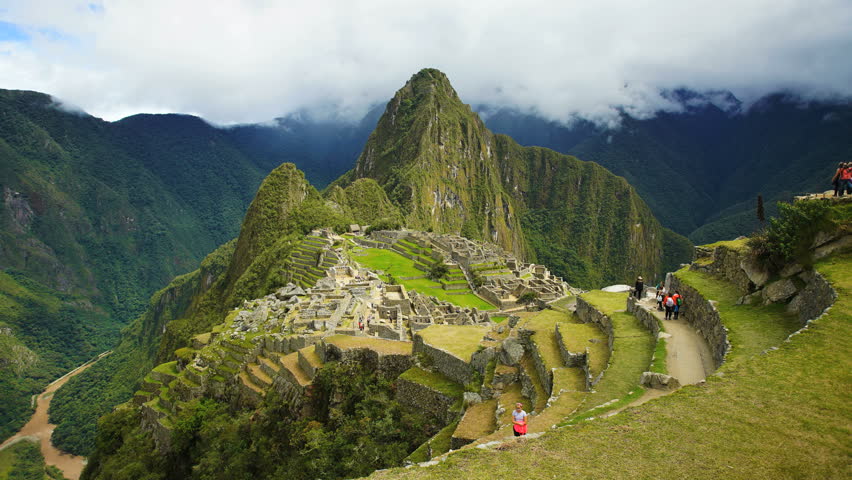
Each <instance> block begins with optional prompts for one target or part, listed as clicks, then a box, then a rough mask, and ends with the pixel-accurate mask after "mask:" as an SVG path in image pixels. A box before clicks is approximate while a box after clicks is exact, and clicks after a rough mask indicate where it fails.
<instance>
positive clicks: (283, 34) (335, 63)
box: [0, 0, 852, 123]
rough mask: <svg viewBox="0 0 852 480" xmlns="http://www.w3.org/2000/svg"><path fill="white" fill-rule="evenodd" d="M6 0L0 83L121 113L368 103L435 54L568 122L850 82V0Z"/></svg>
mask: <svg viewBox="0 0 852 480" xmlns="http://www.w3.org/2000/svg"><path fill="white" fill-rule="evenodd" d="M4 3H5V5H4V8H5V10H0V20H2V21H7V22H12V23H15V24H18V25H22V26H24V27H25V28H26V29H27V31H28V33H29V34H30V37H31V40H30V41H29V42H27V43H21V42H5V43H0V88H23V89H30V90H39V91H44V92H47V93H50V94H52V95H54V96H56V97H59V98H62V99H65V100H66V101H68V102H70V103H73V104H76V105H80V106H81V107H82V108H84V109H86V110H87V111H89V112H90V113H92V114H94V115H97V116H101V117H105V118H108V119H116V118H120V117H121V116H123V115H127V114H130V113H135V112H140V111H146V112H165V111H175V112H187V113H189V112H191V113H196V114H199V115H201V116H203V117H205V118H207V119H208V120H210V121H212V122H216V123H231V122H250V121H263V120H267V119H269V118H273V117H276V116H280V115H282V114H286V113H288V112H293V111H297V110H299V109H303V108H306V109H310V110H312V111H314V112H334V113H335V114H343V115H350V116H352V117H355V116H358V115H360V114H361V113H363V112H364V111H365V109H366V107H367V106H368V105H370V104H373V103H375V102H383V101H386V100H387V99H388V98H390V96H392V95H393V93H394V92H395V91H396V89H398V88H399V87H400V86H402V84H403V83H404V82H405V81H406V80H407V79H408V78H409V77H410V76H411V74H413V73H415V72H416V71H417V70H419V69H420V68H423V67H435V68H439V69H441V70H443V71H444V72H445V73H447V75H448V76H449V77H450V80H451V81H452V82H453V85H454V86H455V87H456V90H458V92H459V95H460V96H461V97H462V99H463V100H464V101H466V102H468V103H490V104H500V105H510V106H515V107H518V108H521V109H523V110H528V111H536V112H539V113H541V114H543V115H545V116H547V117H549V118H554V119H563V120H567V119H569V118H570V117H571V116H572V115H574V114H576V115H580V116H583V117H585V118H589V119H592V120H596V121H603V122H606V121H608V120H611V119H612V118H613V115H614V112H615V111H616V110H615V109H616V108H617V107H618V106H623V107H625V108H626V109H627V110H628V111H629V112H632V113H634V114H635V115H638V116H647V115H651V114H653V112H654V111H656V110H658V109H661V108H662V109H666V108H673V107H672V104H671V103H670V102H669V101H667V100H666V99H664V98H663V97H661V96H660V94H659V91H660V89H672V88H677V87H688V88H693V89H698V90H705V89H706V90H731V91H733V92H734V93H735V94H737V95H738V96H741V97H744V98H745V99H746V100H748V99H749V98H754V97H756V96H758V95H761V94H765V93H768V92H771V91H776V90H780V89H787V90H793V91H797V92H800V93H802V94H805V95H808V96H811V97H813V96H816V97H820V96H824V97H830V96H850V95H852V62H850V61H849V58H848V52H849V51H852V29H850V28H849V25H852V2H849V1H848V0H812V1H808V2H802V1H797V0H772V1H770V0H739V1H733V0H715V1H706V0H700V1H682V0H681V1H661V0H660V1H652V0H645V1H641V0H621V1H597V2H590V1H587V0H584V1H574V0H570V1H569V0H561V1H547V2H544V1H525V2H506V1H499V0H490V1H479V0H477V1H473V0H468V1H465V2H457V1H455V0H454V1H446V0H433V1H431V2H416V3H415V2H404V1H399V0H393V1H388V0H381V1H360V2H352V1H349V0H341V1H321V0H318V1H316V2H310V3H309V2H277V1H273V0H245V1H237V0H217V1H216V2H210V1H205V0H183V1H173V0H146V1H144V2H140V1H135V0H124V1H109V0H105V1H103V2H69V1H67V0H37V1H34V0H7V1H6V2H4ZM90 4H92V5H94V6H90Z"/></svg>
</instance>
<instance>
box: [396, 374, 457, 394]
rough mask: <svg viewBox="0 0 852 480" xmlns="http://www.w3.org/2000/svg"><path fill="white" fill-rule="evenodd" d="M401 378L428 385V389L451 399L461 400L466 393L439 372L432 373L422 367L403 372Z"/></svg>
mask: <svg viewBox="0 0 852 480" xmlns="http://www.w3.org/2000/svg"><path fill="white" fill-rule="evenodd" d="M399 378H402V379H405V380H408V381H410V382H414V383H419V384H421V385H426V386H427V387H429V388H431V389H433V390H437V391H439V392H441V393H443V394H445V395H447V396H450V397H458V398H459V399H461V396H462V394H463V393H464V387H462V386H461V385H459V384H458V383H456V382H454V381H452V380H450V379H449V378H447V377H446V376H444V375H443V374H440V373H438V372H430V371H429V370H423V369H422V368H420V367H411V368H409V369H408V370H406V371H404V372H402V374H401V375H400V376H399Z"/></svg>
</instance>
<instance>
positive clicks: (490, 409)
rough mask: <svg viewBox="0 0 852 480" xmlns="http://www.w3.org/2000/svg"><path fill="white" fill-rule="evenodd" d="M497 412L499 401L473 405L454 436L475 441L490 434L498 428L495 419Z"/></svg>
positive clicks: (465, 413)
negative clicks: (495, 412)
mask: <svg viewBox="0 0 852 480" xmlns="http://www.w3.org/2000/svg"><path fill="white" fill-rule="evenodd" d="M495 410H497V399H494V400H488V401H485V402H482V403H477V404H476V405H471V406H470V407H468V408H467V411H465V412H464V417H462V419H461V422H459V426H458V428H456V431H455V433H454V434H453V436H454V437H456V438H468V439H473V440H475V439H477V438H480V437H484V436H485V435H488V434H490V433H491V432H493V431H494V429H495V428H497V425H496V423H495V418H494V411H495Z"/></svg>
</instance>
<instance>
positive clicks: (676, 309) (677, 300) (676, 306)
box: [672, 290, 683, 320]
mask: <svg viewBox="0 0 852 480" xmlns="http://www.w3.org/2000/svg"><path fill="white" fill-rule="evenodd" d="M672 299H673V300H674V318H675V320H677V317H678V315H679V314H680V306H681V305H683V297H681V296H680V292H678V291H677V290H675V293H674V295H672Z"/></svg>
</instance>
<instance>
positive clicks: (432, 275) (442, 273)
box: [427, 262, 450, 282]
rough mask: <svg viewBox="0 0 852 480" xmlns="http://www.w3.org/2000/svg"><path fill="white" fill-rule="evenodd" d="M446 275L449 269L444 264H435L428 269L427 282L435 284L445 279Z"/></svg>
mask: <svg viewBox="0 0 852 480" xmlns="http://www.w3.org/2000/svg"><path fill="white" fill-rule="evenodd" d="M448 273H450V269H449V268H448V267H447V266H446V265H445V264H444V262H435V263H433V264H432V266H431V267H429V273H428V274H427V276H428V277H429V280H433V281H436V282H437V281H439V280H441V279H442V278H444V277H446V276H447V274H448Z"/></svg>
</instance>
